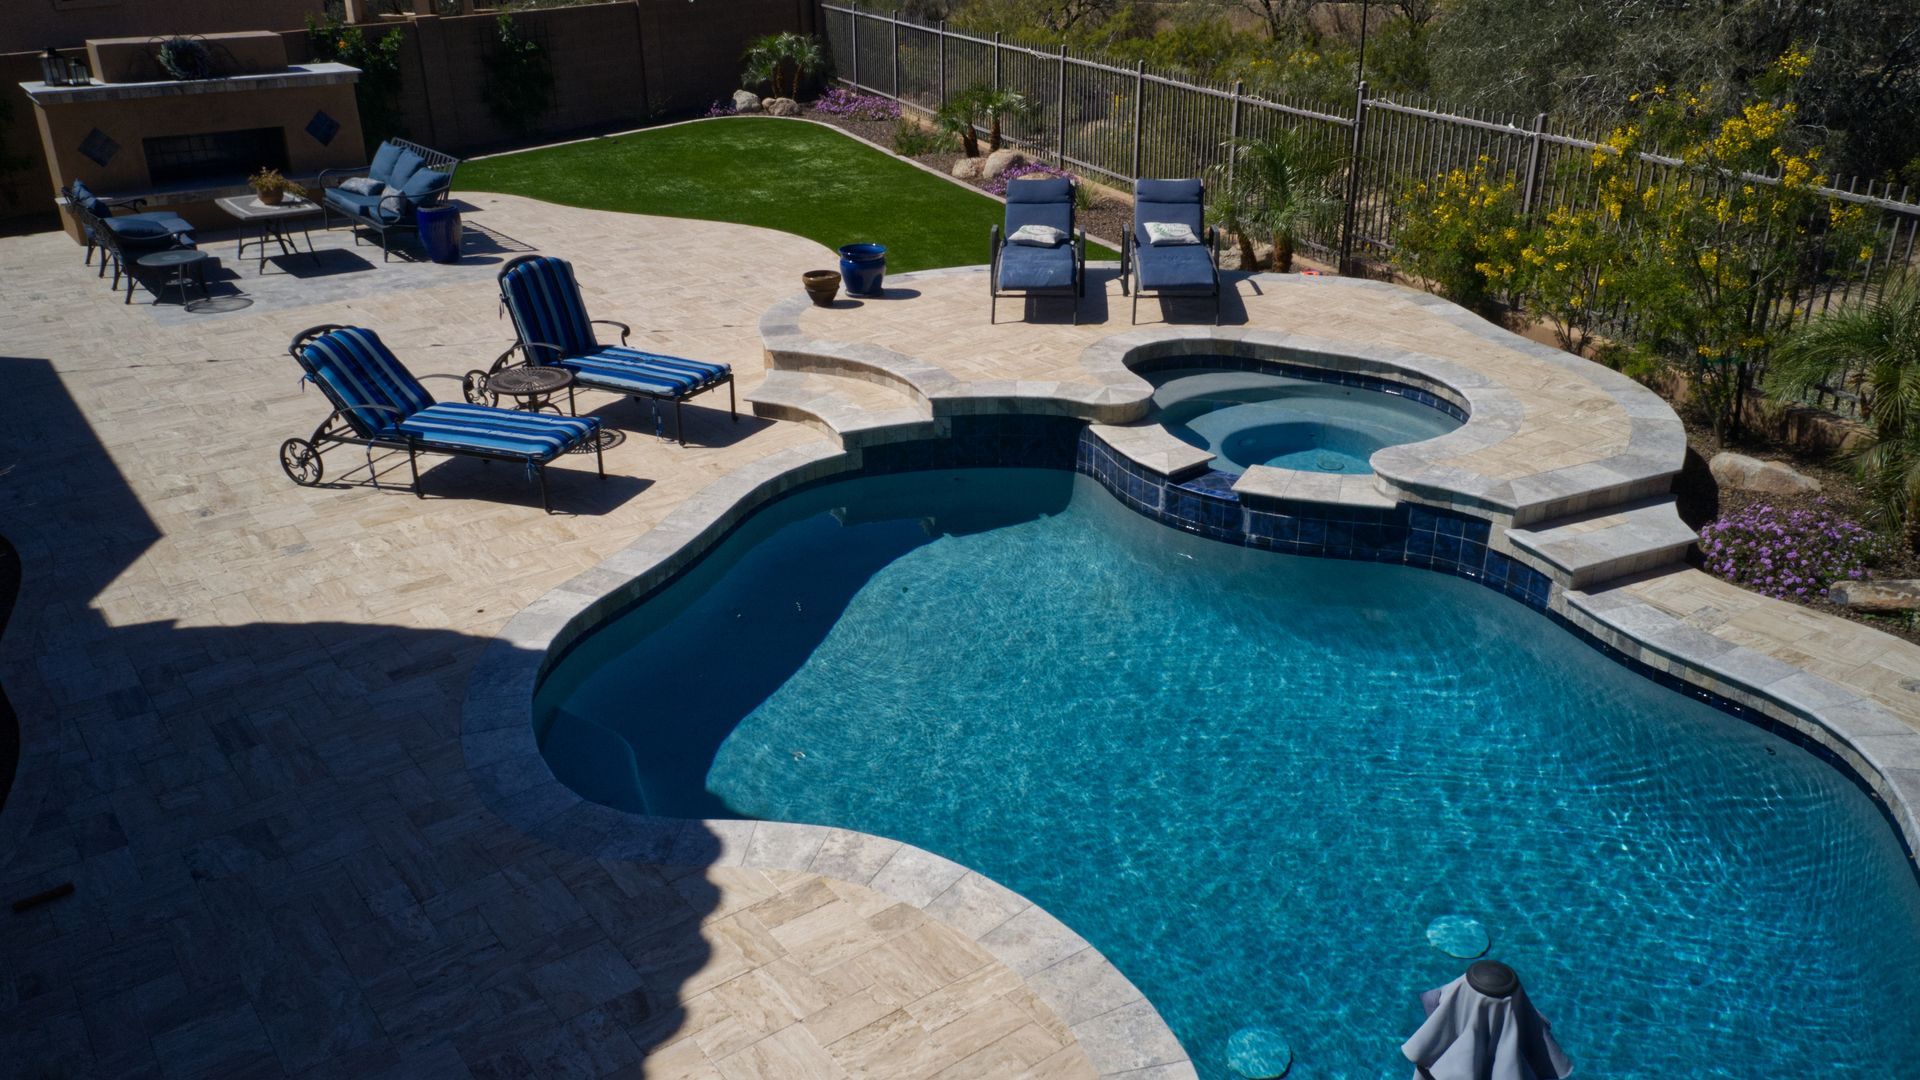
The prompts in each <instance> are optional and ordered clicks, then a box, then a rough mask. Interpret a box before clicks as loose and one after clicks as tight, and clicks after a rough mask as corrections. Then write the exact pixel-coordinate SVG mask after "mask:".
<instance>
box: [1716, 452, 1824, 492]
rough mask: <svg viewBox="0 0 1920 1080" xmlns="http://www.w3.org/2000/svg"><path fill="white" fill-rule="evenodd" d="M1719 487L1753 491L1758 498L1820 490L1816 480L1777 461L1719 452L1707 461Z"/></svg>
mask: <svg viewBox="0 0 1920 1080" xmlns="http://www.w3.org/2000/svg"><path fill="white" fill-rule="evenodd" d="M1707 469H1708V471H1710V472H1712V473H1713V478H1714V480H1716V481H1718V482H1719V484H1720V486H1721V487H1724V488H1732V489H1734V490H1735V491H1757V492H1759V493H1760V494H1762V495H1806V494H1809V493H1811V492H1815V491H1819V490H1820V481H1818V480H1815V479H1814V478H1813V477H1811V476H1808V475H1807V474H1805V473H1803V472H1800V471H1799V470H1798V469H1795V468H1794V467H1793V466H1791V465H1787V464H1784V463H1782V462H1778V461H1762V460H1760V459H1759V458H1756V457H1748V456H1747V455H1745V454H1732V453H1727V452H1725V451H1722V452H1721V453H1718V454H1715V455H1713V460H1712V461H1709V462H1707Z"/></svg>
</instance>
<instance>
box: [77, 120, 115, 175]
mask: <svg viewBox="0 0 1920 1080" xmlns="http://www.w3.org/2000/svg"><path fill="white" fill-rule="evenodd" d="M119 152H120V144H119V143H117V142H114V141H113V140H112V139H111V138H108V137H107V133H106V132H104V131H101V130H100V129H99V128H94V129H93V130H92V131H89V132H87V137H86V138H84V139H81V140H80V154H81V156H83V157H85V158H86V159H87V160H88V161H91V162H93V163H94V164H95V165H98V166H100V167H101V168H103V169H104V168H106V167H107V163H108V162H110V161H112V160H113V156H114V155H115V154H118V153H119Z"/></svg>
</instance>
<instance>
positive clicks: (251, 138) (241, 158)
mask: <svg viewBox="0 0 1920 1080" xmlns="http://www.w3.org/2000/svg"><path fill="white" fill-rule="evenodd" d="M141 145H142V146H143V147H144V148H145V149H146V153H147V173H148V175H149V176H151V177H152V179H153V183H154V184H155V185H156V186H161V187H165V186H171V185H176V184H212V183H234V182H237V181H239V180H243V179H245V178H246V177H248V176H251V175H253V174H254V173H255V172H258V171H259V170H261V169H278V170H280V171H281V172H286V171H287V133H286V130H285V129H284V128H278V127H262V128H246V129H244V130H241V131H210V132H203V133H200V134H194V135H162V136H155V137H150V138H146V139H142V140H141Z"/></svg>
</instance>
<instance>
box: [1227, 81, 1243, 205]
mask: <svg viewBox="0 0 1920 1080" xmlns="http://www.w3.org/2000/svg"><path fill="white" fill-rule="evenodd" d="M1246 92H1247V84H1246V81H1245V80H1244V79H1235V80H1233V107H1232V108H1230V109H1229V110H1227V190H1228V191H1232V190H1233V161H1234V159H1235V158H1237V157H1239V156H1240V153H1239V150H1240V98H1241V96H1242V95H1243V94H1245V93H1246Z"/></svg>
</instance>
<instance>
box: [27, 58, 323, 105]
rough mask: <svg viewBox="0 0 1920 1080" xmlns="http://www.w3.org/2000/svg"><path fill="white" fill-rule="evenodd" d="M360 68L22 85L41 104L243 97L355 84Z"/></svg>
mask: <svg viewBox="0 0 1920 1080" xmlns="http://www.w3.org/2000/svg"><path fill="white" fill-rule="evenodd" d="M359 78H360V69H359V68H357V67H350V66H348V65H346V64H319V63H316V64H296V65H293V66H291V67H289V68H287V69H286V70H285V71H273V72H268V73H266V74H264V75H231V76H227V77H224V78H218V79H185V80H181V79H166V80H162V81H159V82H135V83H91V84H89V85H87V86H51V85H49V84H47V83H43V82H26V83H21V84H20V88H21V89H22V90H25V91H26V92H27V96H28V97H30V98H32V99H33V100H34V101H35V102H36V103H38V104H41V105H77V104H81V103H83V102H97V101H133V100H137V99H141V98H164V97H187V96H192V95H195V94H244V93H257V92H258V91H261V90H285V89H297V88H302V87H313V86H333V85H338V84H341V83H352V82H354V81H355V80H357V79H359Z"/></svg>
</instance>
